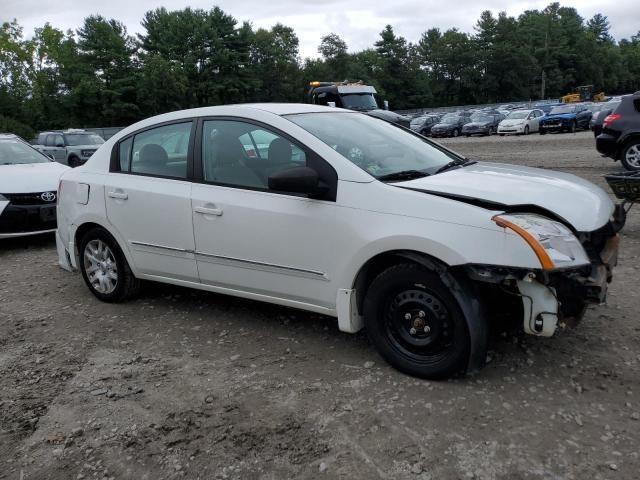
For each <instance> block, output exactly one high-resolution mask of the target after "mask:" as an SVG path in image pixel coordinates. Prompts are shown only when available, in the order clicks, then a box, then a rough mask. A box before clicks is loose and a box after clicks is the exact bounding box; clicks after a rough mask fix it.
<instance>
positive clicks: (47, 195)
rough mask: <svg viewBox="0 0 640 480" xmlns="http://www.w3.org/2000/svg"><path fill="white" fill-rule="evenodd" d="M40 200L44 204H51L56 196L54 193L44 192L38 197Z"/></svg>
mask: <svg viewBox="0 0 640 480" xmlns="http://www.w3.org/2000/svg"><path fill="white" fill-rule="evenodd" d="M40 198H41V199H42V200H44V201H45V202H53V201H54V200H55V199H56V194H55V193H54V192H44V193H43V194H41V195H40Z"/></svg>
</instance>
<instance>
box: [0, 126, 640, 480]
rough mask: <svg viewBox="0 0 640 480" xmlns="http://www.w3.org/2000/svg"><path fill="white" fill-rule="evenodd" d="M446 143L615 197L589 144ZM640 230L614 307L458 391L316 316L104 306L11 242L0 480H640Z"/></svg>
mask: <svg viewBox="0 0 640 480" xmlns="http://www.w3.org/2000/svg"><path fill="white" fill-rule="evenodd" d="M443 143H445V144H447V145H449V146H450V147H452V148H453V149H455V150H457V151H459V152H461V153H464V154H466V155H468V156H469V157H470V158H475V159H481V160H495V161H509V162H513V163H518V164H525V165H531V166H540V167H544V168H553V169H558V170H564V171H569V172H572V173H575V174H577V175H580V176H582V177H585V178H587V179H589V180H592V181H594V182H596V183H598V184H600V185H602V186H604V182H603V180H602V174H604V173H605V172H607V171H610V170H612V169H616V168H619V167H618V166H617V165H613V164H612V163H611V162H610V161H609V160H607V159H603V158H601V157H600V156H599V155H598V154H597V153H596V152H595V150H594V148H593V143H594V142H593V138H592V136H591V135H590V133H587V132H585V133H579V134H575V135H571V134H564V135H547V136H544V137H541V136H539V135H531V136H529V137H507V138H500V137H491V138H482V139H475V138H471V139H467V138H458V139H451V140H444V141H443ZM639 217H640V209H637V211H634V210H632V212H631V215H630V217H629V221H628V226H627V227H626V229H625V231H624V234H623V243H622V252H621V258H620V266H619V267H618V268H617V270H616V272H615V273H616V275H615V277H614V282H613V284H612V286H611V290H610V297H609V302H608V304H607V305H603V306H599V307H596V308H593V309H590V310H589V311H588V313H587V315H586V318H585V319H584V321H583V323H582V324H581V325H579V326H578V328H577V329H575V330H569V331H564V332H560V333H559V334H557V335H556V336H555V337H553V338H550V339H538V338H530V337H528V338H520V337H518V338H511V337H506V336H505V337H500V336H499V337H497V338H494V339H493V340H492V343H491V350H490V352H489V360H490V362H489V364H488V365H487V366H486V368H485V369H484V370H483V371H482V372H480V373H479V374H477V375H475V376H473V377H467V378H463V379H457V380H452V381H447V382H428V381H422V380H417V379H414V378H410V377H407V376H405V375H402V374H400V373H398V372H396V371H394V370H393V369H391V368H390V367H388V366H387V365H386V364H385V363H384V361H382V359H381V358H380V357H379V356H378V355H377V353H376V352H375V351H374V350H373V348H372V347H371V346H370V345H369V344H368V342H367V340H366V337H365V336H364V335H363V334H358V335H348V334H343V333H340V332H339V331H338V329H337V323H336V321H335V320H334V319H331V318H326V317H322V316H318V315H313V314H308V313H305V312H300V311H295V310H290V309H286V308H280V307H276V306H270V305H264V304H260V303H256V302H251V301H246V300H240V299H235V298H231V297H225V296H222V295H215V294H211V293H205V292H198V291H191V290H186V289H180V288H177V287H169V286H163V285H156V284H153V285H151V284H149V285H146V288H145V290H144V291H143V293H142V295H141V296H140V297H139V298H138V299H136V300H134V301H131V302H129V303H126V304H121V305H109V304H103V303H100V302H98V301H97V300H96V299H95V298H94V297H93V296H91V294H90V293H89V292H88V290H87V289H86V288H85V287H84V285H83V283H82V279H81V277H80V276H79V275H73V274H70V273H68V272H65V271H63V270H61V269H60V268H59V267H58V266H57V264H56V252H55V244H54V240H53V238H52V237H45V238H38V239H28V240H24V239H23V240H15V241H8V242H7V241H5V242H2V243H1V244H0V273H1V274H0V478H10V479H21V480H22V479H45V478H50V479H82V478H84V479H94V478H114V479H120V478H132V479H154V480H155V479H169V478H187V479H198V478H202V479H204V478H207V479H209V478H230V479H234V478H237V479H258V478H260V479H274V480H275V479H278V480H279V479H285V478H345V479H354V478H358V479H360V478H362V479H372V478H381V479H422V480H427V479H433V480H436V479H438V480H439V479H483V480H484V479H503V480H507V479H509V480H513V479H516V480H517V479H576V480H582V479H586V478H589V479H609V478H611V479H638V478H640V473H639V472H640V458H639V455H640V376H639V375H638V365H639V363H640V342H639V340H640V326H639V325H638V310H639V309H640V301H639V300H640V299H639V298H638V294H637V293H636V292H637V291H638V290H637V289H636V287H635V286H634V285H635V282H636V281H637V280H638V275H639V274H638V272H637V270H636V269H635V268H634V267H635V265H636V264H637V258H638V254H639V253H640V233H639V232H638V227H639V226H640V218H639Z"/></svg>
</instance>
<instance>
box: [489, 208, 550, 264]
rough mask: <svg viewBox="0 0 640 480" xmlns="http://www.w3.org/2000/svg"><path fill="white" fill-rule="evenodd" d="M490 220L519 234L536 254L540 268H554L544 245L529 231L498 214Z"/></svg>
mask: <svg viewBox="0 0 640 480" xmlns="http://www.w3.org/2000/svg"><path fill="white" fill-rule="evenodd" d="M491 220H493V221H494V222H496V225H498V226H499V227H502V228H508V229H509V230H512V231H514V232H515V233H516V234H518V235H520V237H522V239H523V240H524V241H525V242H527V244H528V245H529V246H530V247H531V249H532V250H533V252H534V253H535V254H536V257H538V260H539V261H540V265H542V268H543V269H544V270H552V269H553V268H555V265H554V264H553V261H552V260H551V257H549V254H548V253H547V251H546V250H545V249H544V247H543V246H542V245H540V242H538V240H536V239H535V238H534V236H533V235H531V234H530V233H529V232H527V231H526V230H525V229H524V228H522V227H521V226H519V225H516V224H515V223H512V222H510V221H508V220H505V219H504V218H501V217H500V216H498V215H496V216H495V217H493V218H492V219H491Z"/></svg>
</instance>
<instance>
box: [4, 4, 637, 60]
mask: <svg viewBox="0 0 640 480" xmlns="http://www.w3.org/2000/svg"><path fill="white" fill-rule="evenodd" d="M637 2H638V0H564V1H560V3H561V5H562V6H567V7H575V8H576V9H577V10H578V13H579V14H580V15H582V17H584V18H585V19H588V18H590V17H592V16H593V15H594V14H595V13H602V14H603V15H606V16H607V17H608V18H609V22H610V23H611V33H612V35H613V36H614V38H616V39H617V40H620V39H622V38H629V37H631V36H632V35H635V34H636V33H637V32H638V29H640V8H638V4H637ZM549 3H551V0H455V2H453V1H446V0H322V1H320V0H315V1H310V0H266V1H265V0H217V1H212V0H208V1H206V0H191V1H189V2H185V1H184V0H182V1H181V0H0V21H1V22H4V21H8V20H12V19H14V18H15V19H17V20H18V23H19V24H20V25H22V26H23V27H24V34H25V36H26V37H29V36H31V35H32V33H33V30H34V28H36V27H40V26H42V25H44V24H45V23H46V22H49V23H51V25H52V26H54V27H56V28H60V29H62V30H67V29H69V28H71V29H73V30H75V29H77V28H78V27H79V26H81V25H82V22H83V19H84V18H85V17H86V16H88V15H91V14H101V15H103V16H105V17H108V18H115V19H117V20H119V21H121V22H123V23H124V24H125V25H126V27H127V30H128V32H129V33H130V34H135V33H142V31H143V29H142V27H141V25H140V20H141V19H142V16H143V15H144V13H145V12H146V11H148V10H153V9H155V8H158V7H161V6H164V7H166V8H167V9H168V10H179V9H182V8H185V7H186V6H190V7H192V8H202V9H206V10H208V9H210V8H212V6H213V5H217V6H219V7H220V8H222V10H224V11H225V12H226V13H228V14H231V15H233V16H234V17H235V18H236V20H238V21H239V22H243V21H249V22H251V23H252V24H253V26H254V28H258V27H265V28H269V27H271V26H272V25H274V24H276V23H277V22H280V23H283V24H284V25H287V26H290V27H293V28H294V30H295V31H296V34H297V35H298V38H299V39H300V56H301V57H302V58H305V57H317V56H318V52H317V49H318V45H319V44H320V38H321V37H322V36H324V35H326V34H328V33H331V32H334V33H337V34H338V35H340V36H341V37H342V38H343V40H345V41H346V42H347V45H348V46H349V50H350V51H352V52H355V51H359V50H362V49H364V48H368V47H371V46H372V45H373V43H374V42H375V41H376V40H377V39H378V35H379V33H380V31H382V29H383V28H384V26H385V25H387V24H391V25H392V26H393V27H394V30H395V31H396V33H397V34H399V35H402V36H404V37H405V38H406V39H407V40H408V41H411V42H417V41H418V39H419V38H420V35H421V34H422V32H424V31H425V30H427V29H429V28H432V27H438V28H440V29H442V30H446V29H448V28H452V27H456V28H458V29H459V30H461V31H463V32H473V26H474V25H475V23H476V21H477V19H478V18H479V17H480V13H481V12H482V11H483V10H491V11H493V12H494V13H495V14H496V15H497V14H498V12H500V11H506V12H507V14H509V15H512V16H518V15H519V14H520V13H522V12H523V11H525V10H529V9H543V8H544V7H545V6H547V5H548V4H549Z"/></svg>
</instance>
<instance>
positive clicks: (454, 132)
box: [451, 128, 460, 137]
mask: <svg viewBox="0 0 640 480" xmlns="http://www.w3.org/2000/svg"><path fill="white" fill-rule="evenodd" d="M458 135H460V130H458V129H457V128H454V129H453V132H451V136H452V137H457V136H458Z"/></svg>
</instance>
